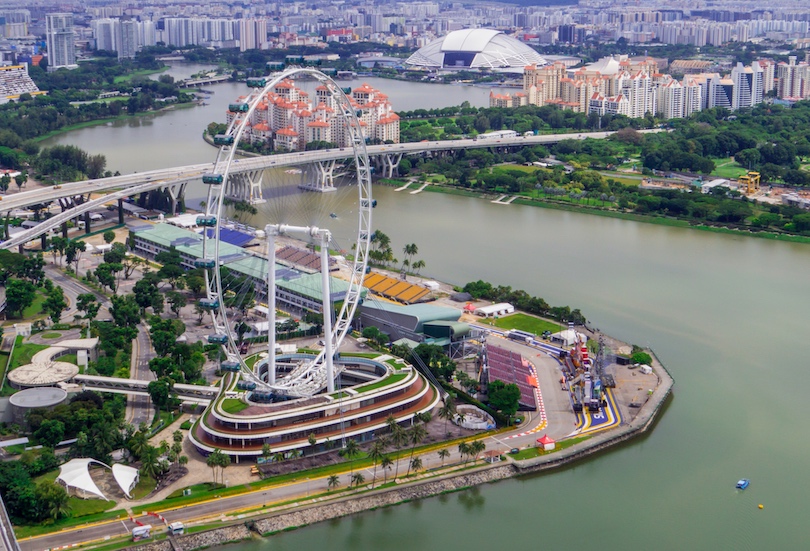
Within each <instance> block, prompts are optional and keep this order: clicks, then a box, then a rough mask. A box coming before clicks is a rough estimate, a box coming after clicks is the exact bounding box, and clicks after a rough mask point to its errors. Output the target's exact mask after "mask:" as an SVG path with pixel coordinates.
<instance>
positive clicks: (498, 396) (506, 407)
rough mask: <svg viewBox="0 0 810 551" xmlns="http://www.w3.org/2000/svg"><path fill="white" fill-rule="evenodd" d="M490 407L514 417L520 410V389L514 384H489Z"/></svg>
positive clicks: (501, 382) (498, 382)
mask: <svg viewBox="0 0 810 551" xmlns="http://www.w3.org/2000/svg"><path fill="white" fill-rule="evenodd" d="M488 395H489V405H490V406H492V407H493V408H495V409H499V410H501V411H502V412H503V413H504V415H508V416H510V417H511V416H512V415H514V414H515V412H517V410H518V406H519V404H518V400H519V399H520V389H519V388H518V386H517V385H516V384H514V383H508V384H507V383H504V382H503V381H492V382H491V383H490V384H489V390H488Z"/></svg>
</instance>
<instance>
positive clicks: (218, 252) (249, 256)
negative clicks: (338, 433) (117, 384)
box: [200, 68, 373, 397]
mask: <svg viewBox="0 0 810 551" xmlns="http://www.w3.org/2000/svg"><path fill="white" fill-rule="evenodd" d="M297 76H308V77H314V78H315V79H316V80H317V81H319V83H320V84H322V85H323V86H325V87H326V89H327V90H328V91H329V93H330V95H331V96H330V97H331V101H332V102H333V104H334V107H335V109H334V112H335V113H337V116H338V118H339V120H340V121H341V123H342V125H343V130H342V131H343V132H345V135H346V136H347V140H346V147H351V152H350V153H349V152H348V151H347V156H346V159H345V160H344V161H339V162H334V161H329V162H325V163H317V164H313V165H309V166H303V167H301V168H300V169H299V168H296V169H288V170H286V171H283V173H280V171H278V170H276V171H275V172H270V171H266V172H265V174H264V175H263V176H262V178H264V180H263V181H264V182H265V187H264V189H263V190H262V195H263V197H261V198H260V199H261V202H262V204H261V208H260V210H259V216H261V217H263V218H264V219H265V221H267V222H268V223H269V225H268V226H267V228H266V229H267V231H275V232H277V233H278V236H279V239H283V240H285V241H289V239H290V238H291V236H288V235H284V231H283V230H281V229H280V228H282V227H284V226H290V227H292V228H295V229H297V230H301V229H302V228H303V233H304V234H305V235H304V237H303V238H302V237H300V236H296V238H297V239H298V243H300V245H297V246H296V245H290V244H289V243H287V244H285V245H284V246H283V247H282V248H281V249H280V251H282V252H283V253H284V255H285V256H284V258H280V259H279V260H278V263H276V262H272V265H270V260H271V258H275V256H276V255H275V249H273V254H271V255H268V254H263V253H260V252H258V251H250V252H247V253H246V254H244V255H238V256H235V255H233V254H232V249H231V248H230V246H228V245H227V244H225V243H224V242H223V241H222V234H223V232H222V230H223V229H224V228H225V224H226V219H225V215H226V213H227V210H226V209H227V203H228V202H229V201H230V199H229V191H230V190H231V189H232V188H234V186H236V182H237V180H238V178H239V177H238V176H237V175H236V174H237V173H236V172H235V170H234V169H235V168H237V167H235V166H234V162H235V155H236V153H237V150H238V147H239V143H241V142H242V141H243V140H244V139H245V136H246V134H245V133H246V127H247V125H248V122H249V121H250V120H251V117H252V116H253V114H254V111H255V110H256V109H257V108H258V107H259V106H260V105H261V104H262V102H263V101H264V100H265V98H267V96H268V95H270V94H271V93H273V91H274V89H275V88H276V86H277V85H278V84H279V83H281V82H283V81H285V80H286V79H289V78H293V77H297ZM250 80H252V81H254V82H253V83H251V82H248V85H249V86H255V85H256V82H259V81H260V82H261V84H264V87H263V88H260V89H257V88H253V89H252V91H251V93H250V94H248V95H246V96H245V97H243V98H240V100H239V101H238V102H236V103H234V104H231V105H230V106H229V110H230V111H231V112H232V113H233V116H232V117H231V120H230V121H229V124H228V126H227V130H226V133H225V134H222V135H217V136H215V138H214V142H215V144H216V145H219V146H220V148H219V150H218V153H217V157H216V159H215V160H214V163H213V164H212V168H211V170H212V172H211V173H210V174H209V175H205V176H204V177H203V181H204V182H205V183H207V184H209V188H208V193H207V199H206V213H205V217H206V218H207V220H208V222H209V223H211V224H213V225H214V228H213V231H211V232H208V231H206V232H204V234H203V235H204V237H203V259H202V260H201V261H200V267H203V268H204V269H205V270H206V295H207V296H206V299H204V300H205V301H207V302H206V304H207V306H208V308H209V309H210V313H211V317H212V322H213V323H212V326H213V328H214V330H215V334H214V335H212V336H211V337H209V341H212V340H213V341H214V342H217V343H218V344H222V346H223V349H224V351H225V353H226V356H227V358H228V360H227V362H226V363H227V364H228V367H229V369H230V368H238V370H239V371H240V374H241V377H242V378H243V379H245V380H247V381H249V382H250V384H249V385H248V386H251V388H255V393H256V394H259V393H265V394H267V393H270V394H278V395H285V396H289V397H303V396H311V395H313V394H315V393H317V392H320V391H322V390H323V389H324V388H328V389H331V388H333V386H334V381H335V379H336V378H337V376H338V375H339V373H340V372H341V371H342V368H341V367H340V365H335V366H332V365H331V364H332V362H331V358H332V356H333V355H334V353H336V352H337V350H338V347H339V346H340V343H341V342H342V341H343V338H344V337H345V335H346V334H347V332H348V331H349V330H350V328H351V318H352V316H353V315H354V313H355V311H356V308H357V305H358V303H359V301H360V298H361V289H362V287H361V285H362V280H363V277H364V275H365V269H366V260H367V256H368V254H367V252H368V247H369V241H370V235H371V208H373V202H372V199H371V178H370V175H371V171H370V169H369V166H370V164H369V161H368V154H367V152H366V148H365V137H364V136H363V134H362V128H361V125H360V123H359V120H358V119H357V114H356V112H355V108H354V107H353V106H352V104H351V101H350V100H349V98H348V97H347V96H346V94H345V93H344V91H343V90H342V89H341V88H340V87H339V86H338V85H337V84H336V83H335V82H334V81H332V80H331V79H330V78H329V77H327V76H326V75H324V74H322V73H320V72H318V71H316V70H314V69H308V68H293V69H290V70H287V71H284V72H283V73H280V74H279V73H276V74H273V75H271V77H267V78H265V79H250ZM268 81H269V82H268ZM251 178H255V175H252V176H251ZM230 182H234V183H233V184H230ZM318 182H320V184H318ZM311 190H317V191H311ZM251 198H253V195H252V194H251ZM352 220H353V222H352ZM347 223H348V225H347ZM333 226H334V227H335V228H342V230H343V232H342V233H341V232H340V231H334V229H333ZM347 227H348V228H349V229H348V230H347V229H346V228H347ZM287 229H288V230H289V229H290V228H287ZM307 231H309V234H308V235H307ZM323 232H327V233H323ZM290 233H293V232H290ZM327 234H328V235H329V236H330V237H331V239H326V238H325V237H324V235H327ZM316 236H317V237H316ZM299 246H300V249H296V247H299ZM288 248H289V249H288ZM290 249H293V250H290ZM330 250H331V251H337V252H340V254H341V255H345V254H347V253H349V251H350V254H351V260H348V259H347V257H346V256H344V260H343V263H344V264H343V266H344V269H345V263H347V262H348V263H350V266H349V267H348V276H347V279H348V281H345V283H343V284H341V287H345V291H344V293H343V301H342V305H341V307H340V309H339V311H338V312H337V314H336V315H335V316H334V319H332V316H331V315H330V316H327V318H326V319H325V320H324V325H325V328H326V333H327V334H326V335H325V342H326V343H327V344H326V345H325V350H322V351H320V352H319V353H318V354H317V355H316V356H315V357H314V358H310V359H308V360H306V361H299V363H298V364H296V365H287V364H289V362H287V364H285V365H284V366H283V368H282V369H281V371H279V372H278V374H277V375H278V377H269V379H270V381H271V382H268V371H270V368H269V366H270V365H272V366H273V372H274V373H275V360H274V359H272V360H271V356H272V357H273V358H274V357H275V355H274V352H275V350H274V348H268V352H269V354H268V355H267V359H266V360H263V361H260V362H257V365H256V369H255V370H254V369H251V368H249V367H248V366H247V364H246V363H245V358H244V357H243V356H244V355H243V354H242V353H241V352H240V347H239V346H238V341H240V340H241V334H235V333H237V329H236V327H237V325H241V324H242V323H244V313H245V311H246V309H247V308H249V305H250V304H252V303H253V302H254V301H255V302H259V301H260V300H261V299H264V300H266V301H267V302H268V310H272V311H271V312H270V315H269V318H268V319H269V321H270V322H271V323H268V338H269V340H270V341H271V343H272V342H274V341H275V331H274V329H275V328H274V327H273V326H274V325H275V307H274V306H273V307H270V305H271V304H273V305H274V304H275V299H274V300H272V301H271V300H270V299H271V298H273V297H275V296H276V294H277V290H278V284H284V285H291V284H292V285H296V286H298V288H300V289H302V290H303V291H305V292H308V293H310V295H312V296H317V295H319V294H320V295H322V296H323V295H326V297H327V302H326V304H325V305H324V306H323V311H324V312H331V311H332V306H331V303H329V298H330V297H329V295H327V294H326V293H325V292H324V290H325V289H327V288H331V286H330V284H329V281H330V276H329V273H330V272H329V271H330V269H332V267H333V264H335V263H334V262H333V261H332V260H331V257H330V256H329V254H328V251H330ZM229 252H230V254H229ZM288 253H293V254H288ZM302 259H305V260H306V262H303V261H302ZM325 259H326V260H328V261H327V262H325V263H324V260H325ZM316 267H317V269H316ZM337 268H338V269H339V268H340V266H337ZM268 270H272V272H273V274H274V275H273V277H272V278H268V276H267V271H268ZM319 270H322V271H323V272H322V273H321V275H320V276H318V275H317V273H318V271H319ZM277 276H278V278H280V279H279V280H278V281H280V283H278V284H277V283H273V287H272V288H270V289H268V281H270V280H272V281H273V282H276V281H277ZM319 280H320V281H319ZM201 302H202V301H201ZM237 312H241V314H237ZM237 322H238V323H237ZM330 325H331V329H330V327H329V326H330ZM239 329H240V330H241V331H244V327H240V328H239ZM220 341H221V342H220ZM327 350H329V351H330V352H327ZM223 366H224V364H223ZM262 370H264V372H262Z"/></svg>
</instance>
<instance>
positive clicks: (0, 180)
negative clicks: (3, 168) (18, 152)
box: [0, 172, 11, 193]
mask: <svg viewBox="0 0 810 551" xmlns="http://www.w3.org/2000/svg"><path fill="white" fill-rule="evenodd" d="M10 185H11V176H9V175H8V172H6V173H4V174H3V175H2V176H0V191H2V192H3V193H5V192H6V191H8V186H10Z"/></svg>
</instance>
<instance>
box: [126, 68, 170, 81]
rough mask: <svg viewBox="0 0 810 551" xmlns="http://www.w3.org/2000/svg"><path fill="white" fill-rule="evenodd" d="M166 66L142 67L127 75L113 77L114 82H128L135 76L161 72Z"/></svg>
mask: <svg viewBox="0 0 810 551" xmlns="http://www.w3.org/2000/svg"><path fill="white" fill-rule="evenodd" d="M167 69H168V67H161V68H160V69H142V70H140V71H134V72H132V73H130V74H128V75H121V76H117V77H115V81H114V83H115V84H121V83H122V82H128V81H130V80H132V79H133V78H135V77H145V76H148V75H154V74H155V73H162V72H163V71H165V70H167Z"/></svg>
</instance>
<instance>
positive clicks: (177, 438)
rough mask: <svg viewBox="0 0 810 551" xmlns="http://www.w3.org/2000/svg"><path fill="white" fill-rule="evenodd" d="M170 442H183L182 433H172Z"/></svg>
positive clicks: (178, 431)
mask: <svg viewBox="0 0 810 551" xmlns="http://www.w3.org/2000/svg"><path fill="white" fill-rule="evenodd" d="M172 441H174V442H182V441H183V431H181V430H176V431H174V432H173V433H172Z"/></svg>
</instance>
